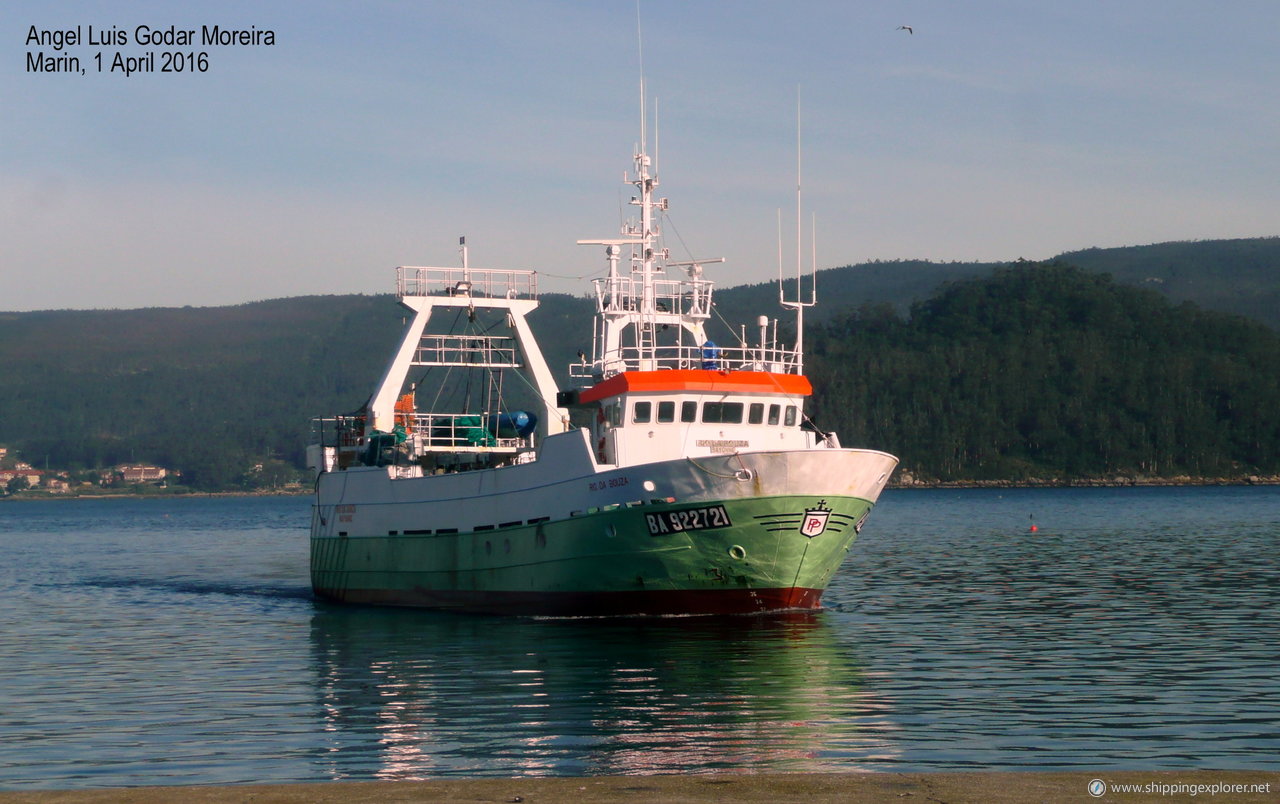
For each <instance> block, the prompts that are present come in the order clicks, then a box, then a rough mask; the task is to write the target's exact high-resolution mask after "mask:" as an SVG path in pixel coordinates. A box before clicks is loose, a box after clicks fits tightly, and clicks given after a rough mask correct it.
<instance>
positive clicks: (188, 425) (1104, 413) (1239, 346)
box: [0, 238, 1280, 488]
mask: <svg viewBox="0 0 1280 804" xmlns="http://www.w3.org/2000/svg"><path fill="white" fill-rule="evenodd" d="M1233 254H1234V255H1235V256H1234V257H1233V256H1231V255H1233ZM1076 256H1078V257H1079V258H1080V259H1081V261H1085V262H1088V261H1092V262H1093V263H1094V264H1097V265H1103V266H1104V267H1108V268H1110V269H1111V270H1112V271H1113V272H1114V273H1116V274H1121V275H1126V276H1129V277H1130V278H1132V277H1140V278H1139V279H1138V280H1135V281H1136V283H1137V285H1138V286H1134V285H1126V284H1123V283H1122V282H1120V281H1118V280H1117V281H1112V280H1110V279H1108V278H1106V277H1104V276H1101V275H1096V274H1091V273H1086V272H1084V271H1081V270H1076V269H1069V268H1066V267H1063V266H1053V267H1044V266H1031V265H1024V266H1020V267H1019V266H1015V267H1011V268H1005V269H1000V270H998V271H996V272H995V273H994V275H993V273H992V271H993V267H992V266H989V265H982V264H977V263H968V264H960V263H950V264H939V263H915V262H901V263H877V264H873V265H870V266H857V267H852V268H844V269H836V270H832V271H824V272H822V273H821V275H820V278H819V289H818V292H819V302H820V306H819V307H818V308H817V310H816V311H814V312H815V314H814V315H812V316H811V317H810V319H809V321H810V322H812V323H811V325H810V328H809V332H810V335H809V342H808V345H809V347H810V349H809V351H810V361H809V364H808V368H809V370H810V373H811V374H812V375H813V376H814V380H815V386H816V387H817V389H818V391H817V394H816V395H815V397H814V400H813V407H814V410H815V411H816V414H817V420H818V422H819V423H820V424H821V425H823V426H826V427H830V428H834V429H837V430H839V431H840V433H841V437H842V440H843V441H844V442H845V443H846V444H862V445H867V446H873V447H877V448H882V449H887V450H889V451H892V452H895V453H897V454H899V455H900V456H901V457H902V458H903V463H904V466H906V467H908V468H910V469H913V470H914V471H916V472H918V473H923V474H925V475H928V476H935V477H940V478H996V477H1001V478H1003V477H1009V478H1018V477H1026V476H1030V475H1062V476H1071V475H1098V474H1106V473H1115V472H1124V473H1138V472H1140V473H1144V474H1159V475H1166V474H1200V475H1219V474H1241V473H1248V472H1250V471H1254V470H1257V471H1262V472H1275V471H1277V470H1278V469H1280V466H1277V455H1278V454H1280V446H1278V445H1277V437H1278V436H1277V426H1280V424H1278V423H1280V413H1277V411H1280V398H1278V397H1277V392H1276V382H1277V377H1280V366H1278V365H1277V359H1278V357H1277V356H1278V355H1280V344H1278V343H1277V338H1280V336H1278V335H1277V333H1276V331H1274V330H1269V329H1267V328H1266V327H1264V326H1261V325H1259V324H1257V323H1252V322H1249V321H1247V320H1245V319H1243V318H1236V317H1233V316H1230V315H1226V314H1219V313H1210V312H1206V311H1204V310H1201V309H1198V308H1195V307H1190V306H1174V305H1173V304H1172V303H1171V302H1170V301H1169V297H1170V296H1173V295H1175V294H1173V293H1172V290H1177V291H1178V293H1180V294H1183V295H1184V296H1185V295H1187V294H1188V293H1189V292H1190V291H1191V290H1194V289H1196V288H1199V287H1203V286H1204V283H1206V282H1209V279H1210V278H1212V284H1213V285H1214V287H1215V289H1216V290H1215V293H1214V294H1199V296H1197V297H1204V298H1206V299H1207V298H1209V297H1213V298H1215V299H1216V300H1217V301H1216V303H1218V304H1219V306H1221V307H1227V308H1239V309H1243V308H1245V307H1249V306H1250V305H1251V304H1254V302H1255V301H1257V300H1263V301H1265V300H1266V299H1268V298H1270V297H1268V296H1267V293H1269V292H1270V293H1274V292H1275V291H1276V289H1277V288H1280V239H1278V238H1266V239H1256V240H1248V241H1216V242H1214V243H1206V244H1200V243H1186V244H1163V245H1162V246H1159V247H1156V246H1150V247H1143V248H1141V249H1137V250H1134V251H1132V252H1130V251H1128V250H1123V249H1111V250H1101V251H1090V252H1081V253H1080V254H1078V255H1076ZM1233 272H1234V273H1233ZM1237 274H1238V276H1239V277H1240V278H1239V280H1238V282H1237V279H1236V276H1237ZM956 276H960V277H964V279H963V281H959V282H955V283H953V284H951V285H947V286H944V287H943V289H942V290H941V291H938V292H937V293H936V295H935V292H934V289H935V288H936V287H937V286H938V284H939V283H943V282H944V281H945V280H946V279H947V278H948V277H951V278H955V277H956ZM1159 276H1164V277H1166V278H1167V279H1166V281H1165V282H1153V281H1146V279H1143V278H1141V277H1146V278H1148V279H1149V278H1150V277H1159ZM1175 280H1176V281H1175ZM1237 284H1238V285H1239V287H1240V288H1241V289H1242V290H1241V292H1240V293H1239V294H1237V295H1236V296H1232V295H1231V293H1230V292H1229V291H1230V289H1231V288H1232V287H1234V286H1235V285H1237ZM1268 288H1270V290H1268ZM1192 295H1195V294H1192ZM717 299H718V313H719V316H717V318H721V317H722V318H724V319H727V320H728V321H731V322H734V323H745V324H747V325H748V332H749V333H751V337H752V339H753V340H754V332H755V330H754V321H755V316H756V315H757V314H760V313H766V314H770V315H771V316H778V315H779V310H778V308H777V288H776V286H774V285H762V286H749V287H738V288H727V289H721V290H720V291H718V293H717ZM913 300H914V302H913ZM1269 304H1272V308H1270V309H1269V310H1268V309H1259V310H1258V311H1257V315H1258V316H1259V318H1260V319H1261V320H1269V319H1267V317H1266V315H1267V314H1268V313H1269V314H1270V315H1272V316H1275V315H1276V314H1277V313H1276V309H1277V308H1276V307H1275V306H1274V303H1270V302H1269ZM1255 306H1256V305H1255ZM592 310H593V304H592V302H591V301H590V300H588V299H586V298H582V297H570V296H564V295H556V294H550V295H545V296H543V299H542V306H541V307H540V308H539V309H538V310H537V311H536V312H535V313H534V315H533V316H531V321H530V323H531V325H532V326H533V329H534V331H535V333H536V334H537V335H538V337H539V340H540V342H541V344H542V347H543V350H544V354H545V356H546V358H547V360H548V362H549V363H550V365H551V367H552V369H553V371H554V372H556V374H557V375H558V377H559V378H560V379H561V380H562V381H563V379H564V377H565V373H566V372H565V367H566V366H567V364H568V363H569V362H570V361H571V360H572V359H574V356H575V355H576V353H577V351H578V350H579V349H582V350H584V351H590V349H591V329H590V320H589V319H590V316H591V313H592ZM908 313H909V315H908ZM403 315H404V312H403V309H402V308H401V307H400V306H399V305H398V304H397V303H396V301H395V299H394V298H392V297H391V296H317V297H302V298H294V299H278V300H274V301H267V302H259V303H254V304H245V305H239V306H235V307H216V308H182V309H147V310H109V311H54V312H38V313H0V445H5V446H8V447H12V448H15V449H17V450H20V451H21V454H22V456H23V458H24V459H25V460H27V461H29V462H31V463H33V464H35V465H36V466H44V465H49V466H52V467H59V468H63V467H65V468H80V469H91V468H99V467H105V466H111V465H114V464H119V463H125V462H130V463H131V462H143V463H154V464H159V465H162V466H166V467H169V468H172V469H177V470H179V471H181V472H182V473H183V475H184V481H185V482H187V483H190V484H192V485H195V486H197V487H200V488H221V487H226V486H228V485H231V484H234V483H236V482H237V480H238V479H239V478H241V477H242V476H243V474H244V472H245V469H246V467H248V466H252V465H253V464H255V463H259V462H263V461H264V460H268V459H272V458H274V459H277V460H282V461H285V462H287V463H289V464H292V465H295V466H299V467H300V466H302V464H303V457H304V450H305V446H306V444H307V442H308V439H309V421H310V419H311V418H312V417H315V416H322V415H332V414H335V413H341V412H349V411H354V410H356V409H357V408H359V407H360V406H361V405H362V404H363V403H364V402H365V401H366V399H367V398H368V395H369V393H370V391H371V390H372V386H373V383H374V381H375V380H376V378H377V376H378V375H379V373H380V372H381V371H382V369H383V367H384V366H385V364H386V361H387V359H388V357H389V356H390V351H391V349H392V348H393V347H394V345H395V343H396V342H397V340H398V336H399V333H400V330H401V327H402V322H403ZM715 323H716V327H717V328H715V329H713V330H712V333H713V337H714V338H716V340H717V341H718V342H720V343H722V344H728V343H731V342H732V337H731V336H729V334H728V333H727V332H726V331H725V329H724V328H723V326H722V325H720V324H719V323H718V321H717V322H715ZM789 326H790V322H789V321H787V320H786V319H785V317H784V322H783V327H782V329H783V330H784V340H788V341H789V340H793V339H794V335H787V334H785V331H786V330H787V328H788V327H789ZM735 331H736V328H735ZM430 381H432V382H435V380H434V378H433V379H431V380H430ZM452 381H453V380H449V379H445V380H444V381H443V382H444V383H448V382H452Z"/></svg>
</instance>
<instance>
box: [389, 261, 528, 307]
mask: <svg viewBox="0 0 1280 804" xmlns="http://www.w3.org/2000/svg"><path fill="white" fill-rule="evenodd" d="M396 295H397V296H399V297H400V298H404V297H405V296H469V297H471V298H479V299H537V298H538V274H537V272H536V271H511V270H505V269H493V268H437V267H433V266H431V267H429V266H417V265H401V266H400V267H398V268H396Z"/></svg>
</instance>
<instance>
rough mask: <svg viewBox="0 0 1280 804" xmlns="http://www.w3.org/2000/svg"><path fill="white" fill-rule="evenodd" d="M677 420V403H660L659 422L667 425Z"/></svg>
mask: <svg viewBox="0 0 1280 804" xmlns="http://www.w3.org/2000/svg"><path fill="white" fill-rule="evenodd" d="M675 420H676V403H675V402H659V403H658V422H659V423H661V424H667V423H669V422H673V421H675Z"/></svg>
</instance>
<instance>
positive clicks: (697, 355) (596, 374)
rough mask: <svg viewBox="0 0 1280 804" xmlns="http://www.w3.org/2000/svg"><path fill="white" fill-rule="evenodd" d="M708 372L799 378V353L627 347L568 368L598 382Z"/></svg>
mask: <svg viewBox="0 0 1280 804" xmlns="http://www.w3.org/2000/svg"><path fill="white" fill-rule="evenodd" d="M673 369H709V370H713V371H767V372H770V373H772V374H797V373H799V370H800V353H799V352H797V351H795V350H794V349H784V348H775V347H759V346H756V347H749V346H657V347H653V348H644V349H642V348H640V347H635V346H631V347H625V348H623V349H620V350H618V352H617V353H615V354H611V355H606V356H605V357H604V358H603V359H601V360H596V361H586V360H582V361H580V362H578V363H572V364H570V365H569V376H570V377H572V378H574V379H581V380H590V381H599V380H600V379H603V378H607V377H612V376H613V375H614V374H618V373H620V372H623V371H668V370H673Z"/></svg>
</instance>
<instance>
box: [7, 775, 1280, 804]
mask: <svg viewBox="0 0 1280 804" xmlns="http://www.w3.org/2000/svg"><path fill="white" fill-rule="evenodd" d="M1098 782H1101V784H1102V786H1101V788H1099V787H1097V786H1096V785H1097V783H1098ZM1091 785H1095V786H1093V787H1091ZM1277 793H1280V771H1240V770H1236V771H1215V770H1188V771H1169V770H1162V771H1022V772H1018V771H1014V772H1009V771H997V772H943V773H884V772H860V773H760V774H755V773H745V772H739V773H718V774H705V775H704V774H689V775H681V774H664V775H656V776H594V777H591V776H587V777H566V776H558V777H557V776H544V777H521V778H515V779H501V778H462V779H434V780H426V781H393V782H377V781H372V782H366V781H358V782H357V781H342V782H306V783H295V784H267V785H263V784H251V785H213V786H209V785H197V786H190V787H120V788H95V789H83V790H38V791H0V804H103V803H106V802H110V803H112V804H114V802H126V801H127V802H136V803H137V804H151V803H152V802H155V803H156V804H160V803H161V802H169V801H178V800H182V801H187V802H213V803H218V804H220V803H221V802H232V801H235V802H239V801H254V802H257V803H258V804H329V802H332V804H359V802H384V801H406V802H407V801H470V802H523V803H524V804H537V802H553V801H556V802H558V801H623V802H645V803H646V804H648V803H649V802H658V803H659V804H684V803H685V802H690V803H692V802H719V801H732V802H734V803H735V804H752V803H753V802H762V803H764V802H767V804H774V803H775V802H778V801H805V802H819V803H821V802H833V803H834V802H847V801H866V802H903V801H948V802H969V801H972V802H1025V801H1066V800H1079V801H1089V800H1094V801H1123V802H1140V801H1164V802H1167V801H1170V800H1175V801H1176V800H1183V801H1186V800H1192V801H1194V800H1196V799H1197V798H1204V799H1215V800H1219V801H1233V802H1236V801H1239V802H1254V801H1258V802H1264V801H1265V802H1272V801H1275V800H1276V796H1277ZM1218 796H1222V798H1218Z"/></svg>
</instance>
